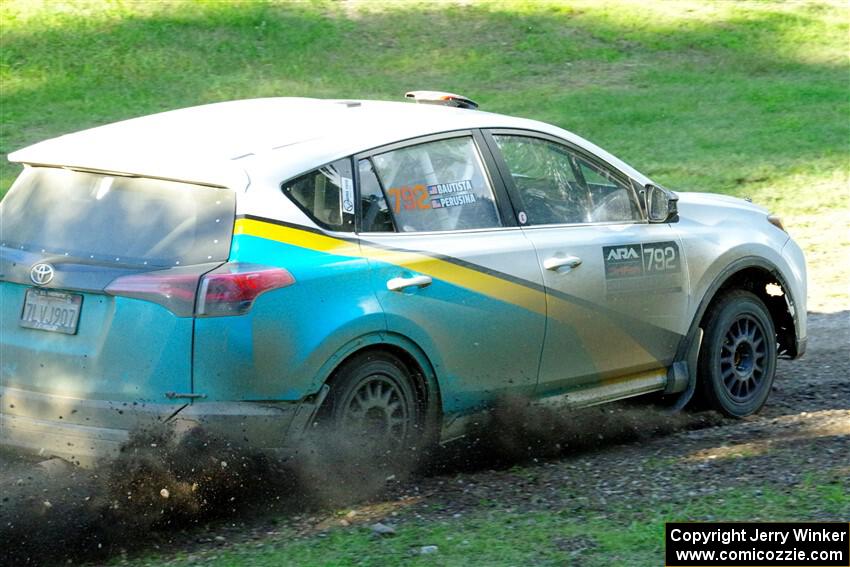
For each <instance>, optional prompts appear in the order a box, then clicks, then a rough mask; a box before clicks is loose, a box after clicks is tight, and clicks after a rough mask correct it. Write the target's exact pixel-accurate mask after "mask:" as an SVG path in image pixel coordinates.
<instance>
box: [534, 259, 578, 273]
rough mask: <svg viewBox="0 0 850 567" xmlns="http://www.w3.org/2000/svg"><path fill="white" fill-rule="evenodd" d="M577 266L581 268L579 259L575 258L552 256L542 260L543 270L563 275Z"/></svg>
mask: <svg viewBox="0 0 850 567" xmlns="http://www.w3.org/2000/svg"><path fill="white" fill-rule="evenodd" d="M579 266H581V258H577V257H576V256H553V257H551V258H546V259H545V260H543V267H544V268H546V269H547V270H552V271H553V272H559V273H563V274H565V273H567V272H569V271H570V270H572V269H573V268H578V267H579Z"/></svg>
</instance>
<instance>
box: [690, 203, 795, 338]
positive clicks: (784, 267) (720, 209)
mask: <svg viewBox="0 0 850 567" xmlns="http://www.w3.org/2000/svg"><path fill="white" fill-rule="evenodd" d="M679 217H680V219H679V222H678V223H676V224H675V225H674V229H675V231H676V233H677V234H678V235H679V237H680V238H681V240H682V247H683V253H684V255H685V257H686V258H687V265H688V276H689V279H690V281H691V282H692V284H691V285H692V291H691V295H690V304H689V306H688V313H687V320H688V321H691V320H693V319H694V317H695V316H696V314H697V311H698V309H699V306H700V303H701V302H702V300H703V298H705V297H706V295H707V294H708V293H709V291H710V290H711V289H712V286H713V284H715V283H716V282H717V281H718V279H722V276H727V277H728V276H729V275H731V274H728V273H725V272H726V271H727V268H728V267H729V266H731V265H734V264H735V263H736V262H738V261H742V260H743V262H742V263H741V264H740V267H741V268H744V267H747V265H748V263H747V261H746V259H748V258H752V259H753V261H752V264H753V265H755V266H764V267H765V268H767V269H769V270H775V271H776V272H777V274H778V275H779V276H780V278H781V279H782V283H783V284H784V286H786V290H785V291H786V293H788V294H789V295H790V296H791V298H792V300H793V304H794V306H795V307H794V309H795V311H796V312H797V316H798V317H802V320H801V321H798V326H799V327H800V328H801V332H798V334H800V335H801V336H805V310H806V286H805V260H804V259H803V257H802V253H801V252H800V253H798V254H796V255H795V256H792V257H791V258H786V257H784V256H783V249H784V248H785V246H786V244H787V243H788V242H789V241H790V237H789V235H788V234H787V233H786V232H784V231H782V230H780V229H778V228H777V227H775V226H774V225H772V224H770V223H769V222H768V221H767V211H766V210H764V209H762V208H761V207H758V206H756V205H753V204H751V203H748V202H747V201H745V200H743V199H736V198H734V197H726V196H718V195H709V194H701V193H681V194H680V198H679ZM795 247H796V248H797V250H799V248H798V247H797V246H796V244H794V245H793V247H792V248H789V250H794V248H795ZM789 259H792V260H793V261H791V262H789ZM792 266H794V267H792Z"/></svg>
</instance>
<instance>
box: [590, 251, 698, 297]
mask: <svg viewBox="0 0 850 567" xmlns="http://www.w3.org/2000/svg"><path fill="white" fill-rule="evenodd" d="M602 256H603V258H604V260H605V280H606V284H607V290H608V292H609V293H613V292H628V291H643V290H648V289H652V290H657V291H675V290H677V289H678V290H681V276H680V274H681V271H682V258H681V254H680V252H679V245H678V243H676V242H673V241H672V240H671V241H666V242H650V243H646V244H622V245H619V246H604V247H603V248H602Z"/></svg>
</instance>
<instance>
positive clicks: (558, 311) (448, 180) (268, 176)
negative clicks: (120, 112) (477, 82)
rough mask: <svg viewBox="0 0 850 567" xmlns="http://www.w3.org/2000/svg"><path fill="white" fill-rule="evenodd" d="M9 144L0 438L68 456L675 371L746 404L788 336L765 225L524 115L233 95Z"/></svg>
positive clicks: (640, 386)
mask: <svg viewBox="0 0 850 567" xmlns="http://www.w3.org/2000/svg"><path fill="white" fill-rule="evenodd" d="M10 160H12V161H15V162H19V163H22V164H24V165H25V169H24V171H23V173H22V174H21V176H20V178H19V179H18V180H17V181H16V182H15V184H14V185H13V187H12V189H11V190H10V192H9V194H8V196H7V197H6V198H5V199H4V201H3V203H2V213H1V214H2V222H3V229H2V231H3V233H2V238H0V245H2V256H1V257H0V259H1V260H2V263H0V280H1V281H0V296H2V312H0V329H2V337H0V348H1V349H2V351H0V354H2V384H0V420H1V421H0V427H2V442H3V443H4V444H7V445H10V446H14V447H18V448H23V449H27V450H32V451H39V452H42V453H43V454H45V453H46V454H51V455H58V456H62V457H65V458H68V459H71V460H73V461H76V462H83V463H84V462H90V461H91V459H93V458H95V457H98V456H100V455H109V454H114V452H115V451H117V450H118V448H119V447H120V445H121V443H123V442H124V441H125V440H126V439H127V436H128V432H129V431H130V430H132V429H133V428H136V427H141V426H145V425H148V424H151V423H157V422H168V423H172V424H174V426H175V427H176V428H177V429H178V430H181V431H182V430H186V429H190V428H192V427H195V426H197V425H198V424H203V425H205V426H206V427H208V428H210V429H213V430H215V431H218V432H221V433H222V434H225V435H228V436H230V437H233V438H234V439H238V440H248V441H249V442H251V443H253V444H254V445H255V446H257V447H262V448H275V449H281V448H283V449H292V448H295V447H297V446H298V444H299V442H300V440H301V438H302V436H303V434H304V432H305V431H306V430H307V429H309V427H310V425H311V424H313V423H314V422H315V421H316V420H317V419H318V418H319V417H320V416H326V417H327V418H328V421H329V422H330V423H334V424H337V427H339V428H340V430H342V431H345V430H346V428H351V431H355V430H356V428H358V427H366V430H365V431H368V432H371V434H373V435H376V436H378V437H381V436H384V437H387V438H389V439H391V440H394V441H397V442H399V443H403V444H409V443H412V442H414V440H415V441H416V442H419V441H421V440H422V439H423V438H424V437H428V438H429V439H432V440H433V438H434V437H442V438H444V439H445V438H448V437H451V436H453V435H456V434H457V433H458V432H459V431H461V430H462V427H463V423H464V417H465V416H469V415H473V414H474V413H475V412H477V411H479V410H481V409H482V408H486V407H487V406H488V405H489V404H492V403H493V401H494V400H496V399H497V398H498V397H499V396H501V395H522V396H529V397H533V398H547V399H554V398H558V399H566V400H567V401H569V402H570V403H574V404H579V405H587V404H596V403H602V402H608V401H613V400H617V399H622V398H626V397H631V396H636V395H640V394H646V393H650V392H663V393H665V394H667V395H669V396H673V397H676V396H680V397H682V398H683V400H684V398H687V397H690V395H691V393H692V392H693V391H694V389H695V388H696V391H697V394H698V395H701V396H702V397H703V398H707V399H708V400H709V401H710V402H712V403H714V404H715V405H716V406H718V407H719V408H720V409H722V410H723V411H725V412H726V413H729V414H731V415H746V414H747V413H751V412H753V411H756V410H757V409H759V408H760V407H761V405H762V404H763V403H764V399H765V398H766V396H767V393H768V392H769V389H770V381H772V379H773V372H774V370H775V359H776V357H777V356H783V355H784V356H787V357H792V358H793V357H797V356H799V355H801V354H802V352H803V350H804V346H805V340H806V331H805V329H806V326H805V316H806V309H805V298H806V287H805V286H806V284H805V281H806V280H805V264H804V260H803V257H802V253H801V251H800V249H799V247H798V246H797V245H796V244H795V243H794V241H793V240H791V239H790V238H789V236H788V234H786V233H785V231H784V230H782V228H781V223H779V222H778V220H777V219H775V218H774V217H770V216H769V215H768V213H767V211H765V210H763V209H761V208H759V207H757V206H755V205H753V204H751V203H748V202H746V201H744V200H740V199H735V198H731V197H722V196H715V195H707V194H689V193H682V194H680V195H678V196H677V195H676V194H674V193H672V192H669V191H667V190H665V189H662V188H660V187H659V186H657V185H655V184H654V183H653V182H652V181H651V180H650V179H649V178H647V177H646V176H644V175H642V174H641V173H639V172H638V171H636V170H634V169H633V168H631V167H630V166H628V165H627V164H625V163H623V162H622V161H620V160H619V159H617V158H616V157H614V156H612V155H610V154H609V153H607V152H605V151H604V150H602V149H600V148H598V147H596V146H595V145H593V144H591V143H589V142H587V141H586V140H584V139H582V138H580V137H578V136H576V135H574V134H571V133H569V132H567V131H565V130H562V129H560V128H557V127H555V126H551V125H548V124H544V123H541V122H536V121H532V120H525V119H520V118H514V117H509V116H503V115H499V114H491V113H486V112H481V111H477V110H469V109H460V108H448V107H445V106H439V105H424V104H412V103H394V102H375V101H345V100H315V99H292V98H279V99H257V100H246V101H234V102H227V103H218V104H212V105H206V106H200V107H195V108H189V109H183V110H177V111H171V112H166V113H162V114H157V115H153V116H148V117H143V118H137V119H133V120H128V121H125V122H120V123H116V124H111V125H107V126H102V127H99V128H94V129H91V130H86V131H82V132H79V133H75V134H70V135H67V136H62V137H59V138H55V139H52V140H47V141H45V142H42V143H39V144H36V145H34V146H30V147H28V148H25V149H23V150H20V151H17V152H14V153H13V154H11V155H10ZM677 199H678V202H677ZM677 206H678V211H677Z"/></svg>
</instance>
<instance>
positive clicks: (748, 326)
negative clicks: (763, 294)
mask: <svg viewBox="0 0 850 567" xmlns="http://www.w3.org/2000/svg"><path fill="white" fill-rule="evenodd" d="M709 310H710V312H709V314H708V316H707V319H706V321H705V326H704V330H705V336H704V338H703V343H702V348H701V349H700V353H699V363H698V372H699V380H700V382H701V385H702V395H703V399H704V401H705V402H707V404H708V405H709V406H711V407H713V408H714V409H717V410H719V411H720V412H722V413H724V414H726V415H727V416H729V417H735V418H741V417H745V416H748V415H751V414H753V413H756V412H757V411H759V410H760V409H761V408H762V406H764V404H765V402H766V401H767V397H768V396H769V395H770V390H771V387H772V385H773V379H774V376H775V374H776V357H777V349H776V332H775V330H774V327H773V321H772V319H771V318H770V313H769V312H768V310H767V308H766V307H765V306H764V303H762V301H761V300H760V299H759V298H758V297H757V296H756V295H754V294H752V293H750V292H748V291H743V290H735V291H731V292H728V293H726V294H724V295H723V296H721V297H720V298H718V299H717V300H716V301H715V303H714V304H713V305H712V306H711V307H709Z"/></svg>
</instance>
